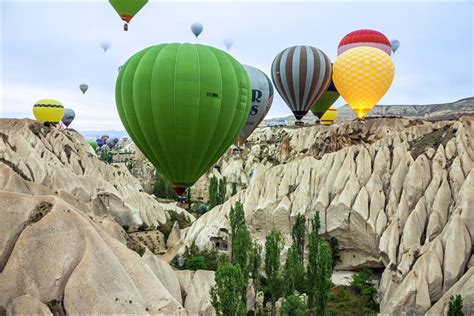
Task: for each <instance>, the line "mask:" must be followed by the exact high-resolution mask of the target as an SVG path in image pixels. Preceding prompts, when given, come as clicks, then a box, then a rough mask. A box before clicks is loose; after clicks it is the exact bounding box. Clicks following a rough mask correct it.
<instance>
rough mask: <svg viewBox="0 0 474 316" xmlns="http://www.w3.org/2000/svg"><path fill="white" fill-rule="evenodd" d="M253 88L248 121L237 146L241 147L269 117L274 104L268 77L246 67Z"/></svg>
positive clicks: (271, 86)
mask: <svg viewBox="0 0 474 316" xmlns="http://www.w3.org/2000/svg"><path fill="white" fill-rule="evenodd" d="M244 68H245V70H246V71H247V74H248V76H249V78H250V84H251V86H252V103H251V104H250V111H249V113H248V115H247V121H246V122H245V125H244V127H243V128H242V130H241V131H240V134H239V135H238V137H237V140H236V144H237V145H238V146H240V145H241V144H242V143H243V142H245V140H246V139H247V138H248V137H249V136H250V134H252V132H253V131H254V130H255V129H256V128H257V126H258V125H259V124H260V123H261V122H262V121H263V119H264V118H265V116H266V115H267V113H268V111H269V110H270V107H271V106H272V102H273V85H272V82H271V81H270V78H268V77H267V75H266V74H265V73H264V72H263V71H261V70H259V69H257V68H255V67H252V66H247V65H244Z"/></svg>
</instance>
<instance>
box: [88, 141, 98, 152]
mask: <svg viewBox="0 0 474 316" xmlns="http://www.w3.org/2000/svg"><path fill="white" fill-rule="evenodd" d="M87 143H88V144H89V145H90V146H91V147H92V149H94V151H95V150H96V149H97V142H96V141H95V140H93V139H88V140H87Z"/></svg>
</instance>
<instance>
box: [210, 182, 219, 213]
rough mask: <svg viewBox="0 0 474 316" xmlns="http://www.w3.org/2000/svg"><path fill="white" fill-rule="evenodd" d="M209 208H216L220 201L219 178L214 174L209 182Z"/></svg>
mask: <svg viewBox="0 0 474 316" xmlns="http://www.w3.org/2000/svg"><path fill="white" fill-rule="evenodd" d="M208 200H209V203H208V204H209V209H212V208H214V206H216V205H217V204H219V203H218V183H217V178H216V177H215V176H212V178H211V182H210V184H209V199H208Z"/></svg>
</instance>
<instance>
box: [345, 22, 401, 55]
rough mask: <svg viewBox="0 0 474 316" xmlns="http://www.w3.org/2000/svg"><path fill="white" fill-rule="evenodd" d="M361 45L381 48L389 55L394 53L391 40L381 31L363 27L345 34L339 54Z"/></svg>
mask: <svg viewBox="0 0 474 316" xmlns="http://www.w3.org/2000/svg"><path fill="white" fill-rule="evenodd" d="M361 46H368V47H375V48H378V49H381V50H382V51H384V52H386V53H387V54H388V55H389V56H390V55H391V54H392V45H390V42H389V40H388V38H387V37H386V36H385V35H383V34H382V33H380V32H379V31H375V30H367V29H363V30H357V31H353V32H350V33H349V34H347V35H346V36H344V37H343V38H342V40H341V41H340V42H339V47H338V48H337V55H341V54H342V53H344V52H345V51H346V50H348V49H351V48H354V47H361Z"/></svg>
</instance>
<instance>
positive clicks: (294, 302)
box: [281, 295, 307, 316]
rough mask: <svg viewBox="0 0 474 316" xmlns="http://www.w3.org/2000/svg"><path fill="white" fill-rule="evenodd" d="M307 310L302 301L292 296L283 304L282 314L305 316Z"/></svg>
mask: <svg viewBox="0 0 474 316" xmlns="http://www.w3.org/2000/svg"><path fill="white" fill-rule="evenodd" d="M306 309H307V307H306V304H305V302H303V300H302V299H300V298H299V297H298V296H296V295H290V296H288V297H287V298H286V300H285V301H284V302H283V305H282V306H281V313H282V315H288V316H304V314H305V313H306Z"/></svg>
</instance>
